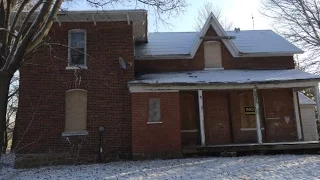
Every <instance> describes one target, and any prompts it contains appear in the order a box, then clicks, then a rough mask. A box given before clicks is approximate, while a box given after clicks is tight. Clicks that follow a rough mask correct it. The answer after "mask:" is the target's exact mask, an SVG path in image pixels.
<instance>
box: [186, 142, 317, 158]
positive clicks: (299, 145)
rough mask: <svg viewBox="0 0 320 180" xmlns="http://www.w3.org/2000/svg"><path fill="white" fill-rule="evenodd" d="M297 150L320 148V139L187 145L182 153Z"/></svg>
mask: <svg viewBox="0 0 320 180" xmlns="http://www.w3.org/2000/svg"><path fill="white" fill-rule="evenodd" d="M296 150H315V151H319V150H320V142H319V141H300V142H279V143H262V144H259V143H252V144H250V143H248V144H225V145H208V146H185V147H182V153H183V154H184V155H188V154H205V153H221V152H260V151H263V152H266V151H268V152H272V151H286V152H287V151H296Z"/></svg>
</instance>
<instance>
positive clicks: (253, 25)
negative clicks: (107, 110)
mask: <svg viewBox="0 0 320 180" xmlns="http://www.w3.org/2000/svg"><path fill="white" fill-rule="evenodd" d="M252 29H253V30H254V16H253V13H252Z"/></svg>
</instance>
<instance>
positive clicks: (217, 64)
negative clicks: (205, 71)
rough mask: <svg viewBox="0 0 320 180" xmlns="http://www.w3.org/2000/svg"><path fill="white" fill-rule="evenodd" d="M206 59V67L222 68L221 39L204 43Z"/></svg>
mask: <svg viewBox="0 0 320 180" xmlns="http://www.w3.org/2000/svg"><path fill="white" fill-rule="evenodd" d="M204 61H205V67H206V68H222V56H221V43H220V42H219V41H207V42H205V43H204Z"/></svg>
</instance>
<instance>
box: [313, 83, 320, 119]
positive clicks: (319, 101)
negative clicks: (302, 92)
mask: <svg viewBox="0 0 320 180" xmlns="http://www.w3.org/2000/svg"><path fill="white" fill-rule="evenodd" d="M319 94H320V93H319V84H318V83H317V84H316V85H315V86H314V96H315V100H316V103H317V109H318V117H317V120H318V121H320V114H319V112H320V96H319Z"/></svg>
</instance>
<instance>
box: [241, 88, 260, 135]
mask: <svg viewBox="0 0 320 180" xmlns="http://www.w3.org/2000/svg"><path fill="white" fill-rule="evenodd" d="M239 99H240V114H241V128H244V129H251V128H252V129H255V128H256V116H255V114H256V113H255V108H254V100H253V93H252V92H246V93H242V94H240V96H239Z"/></svg>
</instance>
